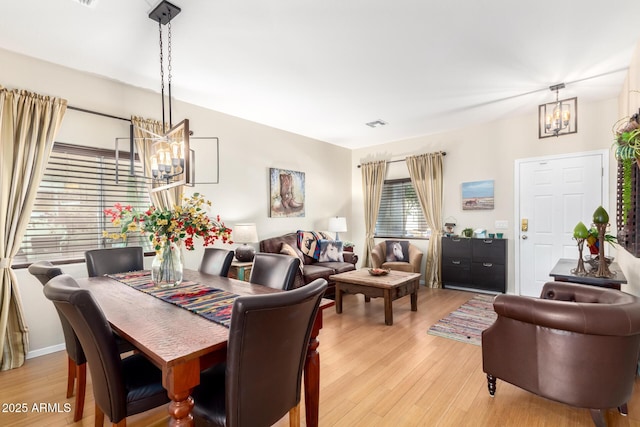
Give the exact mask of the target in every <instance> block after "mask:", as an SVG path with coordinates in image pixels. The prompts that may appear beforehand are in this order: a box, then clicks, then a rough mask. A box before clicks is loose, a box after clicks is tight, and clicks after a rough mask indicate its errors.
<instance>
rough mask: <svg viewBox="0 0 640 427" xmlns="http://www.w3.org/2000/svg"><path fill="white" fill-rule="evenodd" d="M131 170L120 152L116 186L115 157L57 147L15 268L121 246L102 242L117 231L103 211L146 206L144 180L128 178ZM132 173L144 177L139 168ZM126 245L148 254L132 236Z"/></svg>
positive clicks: (143, 241) (104, 152)
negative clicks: (116, 205) (92, 250)
mask: <svg viewBox="0 0 640 427" xmlns="http://www.w3.org/2000/svg"><path fill="white" fill-rule="evenodd" d="M129 168H130V160H129V153H123V152H119V159H118V169H119V173H118V182H116V159H115V152H114V151H112V150H102V149H95V148H89V147H82V146H78V145H71V144H62V143H58V142H56V143H55V145H54V148H53V152H52V153H51V156H50V158H49V163H48V164H47V169H46V171H45V173H44V176H43V178H42V182H41V183H40V186H39V188H38V195H37V198H36V201H35V204H34V206H33V211H32V213H31V220H30V222H29V226H28V228H27V231H26V234H25V236H24V238H23V240H22V245H21V247H20V251H19V252H18V254H17V256H16V257H14V260H13V264H14V265H19V264H25V263H32V262H35V261H39V260H48V261H66V262H72V261H79V260H84V252H85V251H86V250H88V249H96V248H105V247H111V246H119V245H120V246H121V245H124V244H125V243H124V242H123V241H122V240H118V241H112V240H110V239H105V238H103V237H102V231H103V230H107V231H109V232H117V231H118V230H117V229H116V228H115V227H113V226H112V225H111V222H110V221H109V218H107V217H106V216H105V215H104V212H103V210H104V209H105V208H110V207H113V205H114V204H115V203H121V204H122V205H131V206H132V207H134V208H136V209H139V210H146V209H148V208H149V206H150V199H149V194H148V191H147V188H146V185H145V182H144V180H143V179H141V178H139V177H132V176H130V175H129V170H130V169H129ZM136 168H137V171H136V174H137V175H142V173H141V165H140V164H139V163H137V162H136ZM126 244H127V245H129V246H143V247H144V248H145V251H148V250H150V249H151V248H150V243H149V242H148V239H147V238H146V237H145V236H140V235H138V234H136V233H133V234H130V235H129V236H128V238H127V243H126Z"/></svg>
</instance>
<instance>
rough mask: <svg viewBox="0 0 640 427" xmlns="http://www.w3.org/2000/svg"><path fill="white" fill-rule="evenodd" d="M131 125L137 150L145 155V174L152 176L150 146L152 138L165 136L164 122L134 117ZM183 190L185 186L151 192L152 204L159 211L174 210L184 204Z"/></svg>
mask: <svg viewBox="0 0 640 427" xmlns="http://www.w3.org/2000/svg"><path fill="white" fill-rule="evenodd" d="M131 123H132V124H133V137H134V139H135V142H136V150H137V151H138V153H140V154H144V155H145V159H144V165H145V166H144V167H145V171H144V174H145V176H151V160H150V159H149V149H148V146H149V144H150V143H151V142H152V140H151V138H153V135H154V134H155V135H163V134H164V128H163V126H162V122H160V121H158V120H151V119H144V118H142V117H136V116H132V117H131ZM167 129H168V127H167ZM149 132H151V133H149ZM187 155H188V154H187ZM140 160H143V159H140ZM149 189H151V185H149ZM183 189H184V186H182V185H179V186H177V187H172V188H169V189H167V190H163V191H156V192H155V193H151V192H149V194H150V196H151V203H153V205H154V206H155V207H156V208H159V209H172V208H173V207H174V206H175V205H179V204H182V193H183Z"/></svg>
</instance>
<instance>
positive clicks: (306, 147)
mask: <svg viewBox="0 0 640 427" xmlns="http://www.w3.org/2000/svg"><path fill="white" fill-rule="evenodd" d="M0 64H2V74H1V75H0V79H2V80H1V81H0V85H2V86H4V87H6V88H9V89H14V88H15V89H26V90H30V91H33V92H37V93H39V94H43V95H51V96H57V97H61V98H65V99H67V100H68V102H69V105H71V106H74V107H80V108H85V109H89V110H94V111H99V112H102V113H107V114H111V115H114V116H119V117H124V118H129V117H130V116H131V115H138V116H143V117H149V118H155V119H161V117H162V110H161V105H160V104H161V103H160V95H159V94H157V93H153V92H151V91H148V90H142V89H139V88H135V87H131V86H127V85H124V84H122V83H119V82H115V81H111V80H106V79H103V78H100V77H97V76H94V75H90V74H87V73H82V72H78V71H74V70H71V69H68V68H64V67H60V66H57V65H53V64H50V63H47V62H43V61H39V60H35V59H33V58H28V57H25V56H22V55H18V54H15V53H12V52H8V51H5V50H0ZM174 97H176V98H177V97H179V94H174ZM173 118H174V120H173V121H174V123H177V122H179V121H180V120H182V119H183V118H188V119H189V122H190V123H189V124H190V127H191V129H192V130H193V131H194V132H195V136H217V137H219V138H220V183H219V184H215V185H213V184H207V185H200V186H196V187H195V188H194V189H193V190H189V191H198V192H200V193H202V194H204V195H205V196H206V197H207V198H208V199H209V200H211V201H212V202H213V212H214V213H218V214H220V215H221V217H222V219H223V220H224V221H225V222H226V224H227V225H229V226H231V227H233V224H234V223H238V222H255V223H256V224H257V228H258V236H259V237H260V238H261V239H264V238H268V237H273V236H277V235H280V234H283V233H287V232H292V231H296V230H298V229H314V230H324V229H326V227H327V222H328V219H329V218H330V217H332V216H336V215H339V216H348V213H349V210H350V203H351V194H350V188H351V174H350V170H349V168H350V166H351V151H350V150H347V149H344V148H341V147H338V146H335V145H332V144H328V143H325V142H321V141H317V140H313V139H310V138H306V137H303V136H300V135H295V134H291V133H288V132H285V131H282V130H278V129H274V128H271V127H268V126H264V125H260V124H257V123H254V122H249V121H247V120H243V119H239V118H236V117H231V116H228V115H225V114H221V113H218V112H215V111H211V110H208V109H204V108H200V107H197V106H194V105H189V104H185V103H182V102H179V101H175V100H174V103H173ZM128 134H129V133H128V123H127V122H121V121H118V120H114V119H108V118H102V117H97V116H94V115H90V114H86V113H81V112H78V111H73V110H68V111H67V114H66V116H65V119H64V121H63V123H62V127H61V130H60V133H59V135H58V138H56V140H57V141H61V142H68V143H76V144H84V145H94V146H101V147H106V148H113V146H114V138H115V137H126V136H128ZM196 155H197V156H198V158H199V159H201V156H205V158H206V157H207V156H208V157H211V156H212V153H211V152H207V150H202V151H198V152H197V153H196ZM270 167H275V168H283V169H290V170H297V171H303V172H305V178H306V208H305V211H306V216H305V217H303V218H269V217H268V214H269V205H268V203H269V175H268V174H269V168H270ZM344 238H345V239H348V238H350V233H345V235H344ZM197 246H198V245H197ZM234 246H235V245H234ZM201 255H202V248H201V247H199V246H198V248H197V249H196V250H195V251H194V252H189V253H187V255H186V266H187V267H188V268H197V265H198V263H199V259H200V257H201ZM62 269H63V271H64V272H66V273H69V274H72V275H74V276H75V277H82V276H86V268H85V266H84V264H78V265H64V266H62ZM16 274H17V276H18V280H19V287H20V292H21V295H22V300H23V305H24V310H25V316H26V318H27V324H28V326H29V331H30V348H31V352H32V353H31V354H30V356H34V355H37V354H40V353H41V352H43V351H47V349H49V348H50V347H52V346H56V345H59V344H60V343H62V342H63V338H62V332H61V329H60V327H59V321H58V318H57V315H56V314H55V310H54V309H53V306H52V305H51V304H50V303H49V302H48V301H47V300H46V299H45V298H44V296H43V295H42V286H41V285H40V284H39V282H38V281H37V280H35V279H33V278H32V277H31V276H30V275H29V274H28V272H27V271H26V270H17V271H16Z"/></svg>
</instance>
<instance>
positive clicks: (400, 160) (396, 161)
mask: <svg viewBox="0 0 640 427" xmlns="http://www.w3.org/2000/svg"><path fill="white" fill-rule="evenodd" d="M440 154H442V155H443V156H446V155H447V152H446V151H440ZM406 160H407V158H406V157H405V158H404V159H399V160H387V163H398V162H404V161H406ZM360 167H362V165H358V168H360Z"/></svg>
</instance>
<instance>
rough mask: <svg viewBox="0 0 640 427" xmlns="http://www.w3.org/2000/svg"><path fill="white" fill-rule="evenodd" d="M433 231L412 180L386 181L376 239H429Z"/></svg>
mask: <svg viewBox="0 0 640 427" xmlns="http://www.w3.org/2000/svg"><path fill="white" fill-rule="evenodd" d="M430 234H431V230H430V229H429V227H428V226H427V222H426V221H425V219H424V215H423V213H422V208H421V207H420V201H419V200H418V196H417V195H416V192H415V190H414V188H413V185H412V184H411V179H409V178H405V179H394V180H386V181H385V182H384V185H383V188H382V199H381V201H380V210H379V211H378V220H377V221H376V232H375V237H380V238H389V237H400V238H414V239H415V238H428V237H429V235H430Z"/></svg>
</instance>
